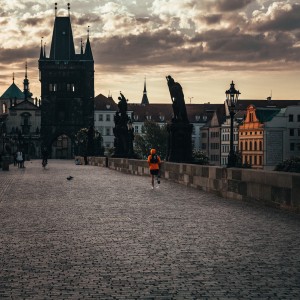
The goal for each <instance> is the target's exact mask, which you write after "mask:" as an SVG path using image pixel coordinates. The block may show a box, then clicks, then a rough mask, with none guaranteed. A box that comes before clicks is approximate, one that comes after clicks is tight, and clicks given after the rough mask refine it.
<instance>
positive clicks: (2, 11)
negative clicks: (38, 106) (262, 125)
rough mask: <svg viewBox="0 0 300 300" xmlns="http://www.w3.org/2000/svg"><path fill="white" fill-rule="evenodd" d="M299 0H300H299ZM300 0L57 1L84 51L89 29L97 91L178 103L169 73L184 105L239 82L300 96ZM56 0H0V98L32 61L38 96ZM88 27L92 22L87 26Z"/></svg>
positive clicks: (256, 95) (214, 99)
mask: <svg viewBox="0 0 300 300" xmlns="http://www.w3.org/2000/svg"><path fill="white" fill-rule="evenodd" d="M299 1H300V0H299ZM299 1H297V0H285V1H266V0H201V1H200V0H111V1H104V0H81V1H79V0H73V1H57V2H58V6H57V8H58V9H57V15H58V16H66V15H67V14H68V10H67V3H68V2H69V3H70V16H71V22H72V29H73V37H74V42H75V45H76V53H79V51H80V50H79V49H80V40H81V39H83V41H85V40H86V37H87V31H88V28H89V35H90V42H91V47H92V52H93V56H94V61H95V96H97V95H98V94H100V93H101V94H103V95H105V96H108V95H109V94H111V95H112V97H113V98H114V99H115V101H117V98H118V96H119V93H120V91H122V93H123V94H124V95H125V97H126V98H127V99H128V101H129V103H140V102H141V100H142V95H143V89H144V80H145V78H146V83H147V95H148V99H149V101H150V103H171V99H170V94H169V90H168V86H167V81H166V76H167V75H171V76H172V77H173V78H174V80H175V81H177V82H179V83H180V84H181V86H182V88H183V92H184V95H185V102H186V103H198V104H199V103H207V102H210V103H223V102H224V100H225V91H226V90H227V89H229V87H230V83H231V81H232V80H233V81H234V83H235V87H236V89H238V90H239V91H240V93H241V95H240V98H241V99H266V98H267V97H269V96H272V99H275V100H279V99H283V100H284V99H289V100H295V99H300V84H299V81H300V3H299ZM54 11H55V10H54V1H53V3H52V2H51V1H45V0H34V1H30V0H25V1H24V0H23V1H21V0H0V40H1V44H0V67H1V73H0V94H1V95H2V93H4V92H5V90H6V89H7V88H8V87H9V86H10V84H11V83H12V77H13V73H14V74H15V75H14V77H15V83H16V84H17V85H18V86H19V87H20V88H21V89H22V90H23V79H24V74H25V63H26V62H27V64H28V79H29V82H30V90H31V92H32V93H33V97H37V98H40V82H39V80H38V59H39V53H40V44H41V39H42V37H43V41H44V43H46V55H47V56H49V52H50V45H51V38H52V31H53V24H54V18H55V12H54ZM88 26H89V27H88Z"/></svg>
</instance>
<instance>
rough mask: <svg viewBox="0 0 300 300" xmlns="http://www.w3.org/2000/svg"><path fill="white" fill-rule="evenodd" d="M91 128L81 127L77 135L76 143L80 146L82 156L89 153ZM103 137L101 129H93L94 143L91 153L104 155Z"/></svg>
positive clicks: (79, 151)
mask: <svg viewBox="0 0 300 300" xmlns="http://www.w3.org/2000/svg"><path fill="white" fill-rule="evenodd" d="M89 135H90V130H89V129H88V128H81V129H80V130H79V131H78V132H77V133H76V135H75V143H76V145H77V147H78V149H77V152H78V155H80V156H86V155H88V150H89V149H88V146H89ZM102 141H103V138H102V136H101V134H100V132H99V131H97V130H93V136H92V144H93V149H92V153H89V154H90V155H103V153H104V148H103V146H102Z"/></svg>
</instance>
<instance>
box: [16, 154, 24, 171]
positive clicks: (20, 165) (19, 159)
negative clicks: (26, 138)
mask: <svg viewBox="0 0 300 300" xmlns="http://www.w3.org/2000/svg"><path fill="white" fill-rule="evenodd" d="M17 164H18V168H23V153H22V151H21V150H19V151H18V152H17Z"/></svg>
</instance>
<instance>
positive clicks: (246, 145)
mask: <svg viewBox="0 0 300 300" xmlns="http://www.w3.org/2000/svg"><path fill="white" fill-rule="evenodd" d="M245 150H248V142H247V141H246V142H245Z"/></svg>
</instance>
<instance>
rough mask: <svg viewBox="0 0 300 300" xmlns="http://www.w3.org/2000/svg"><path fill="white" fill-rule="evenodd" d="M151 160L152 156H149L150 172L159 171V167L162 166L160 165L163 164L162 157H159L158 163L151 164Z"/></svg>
mask: <svg viewBox="0 0 300 300" xmlns="http://www.w3.org/2000/svg"><path fill="white" fill-rule="evenodd" d="M151 158H152V155H149V156H148V159H147V161H148V164H149V169H150V170H159V165H160V163H161V160H160V157H159V156H158V155H157V160H158V162H157V163H151V162H150V161H151Z"/></svg>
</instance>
